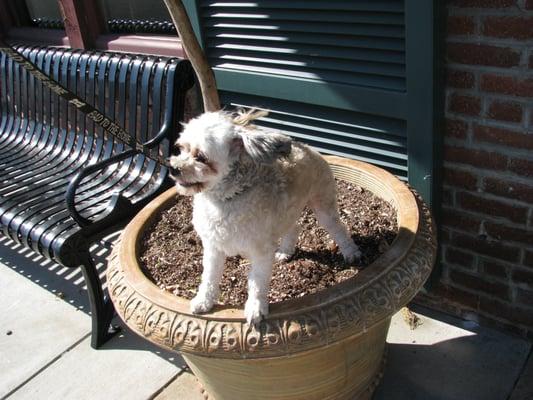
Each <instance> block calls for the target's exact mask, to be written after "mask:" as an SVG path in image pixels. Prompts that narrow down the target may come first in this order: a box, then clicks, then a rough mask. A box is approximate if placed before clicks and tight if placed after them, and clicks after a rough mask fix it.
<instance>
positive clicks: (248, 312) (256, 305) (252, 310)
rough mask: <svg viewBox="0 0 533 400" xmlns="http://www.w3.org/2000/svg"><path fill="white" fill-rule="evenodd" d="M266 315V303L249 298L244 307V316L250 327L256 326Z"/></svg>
mask: <svg viewBox="0 0 533 400" xmlns="http://www.w3.org/2000/svg"><path fill="white" fill-rule="evenodd" d="M267 315H268V301H266V300H260V299H258V298H253V297H249V298H248V300H246V304H245V306H244V316H245V317H246V321H247V322H248V324H250V325H258V324H259V323H260V322H261V320H262V319H263V318H264V317H266V316H267Z"/></svg>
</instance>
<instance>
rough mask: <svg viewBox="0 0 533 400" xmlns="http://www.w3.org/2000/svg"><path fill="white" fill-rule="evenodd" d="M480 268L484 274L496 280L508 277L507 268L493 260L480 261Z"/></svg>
mask: <svg viewBox="0 0 533 400" xmlns="http://www.w3.org/2000/svg"><path fill="white" fill-rule="evenodd" d="M481 267H482V271H483V272H484V273H485V274H487V275H490V276H494V277H496V278H503V279H507V277H508V276H509V267H508V266H506V265H504V264H500V263H498V262H496V261H493V260H482V261H481Z"/></svg>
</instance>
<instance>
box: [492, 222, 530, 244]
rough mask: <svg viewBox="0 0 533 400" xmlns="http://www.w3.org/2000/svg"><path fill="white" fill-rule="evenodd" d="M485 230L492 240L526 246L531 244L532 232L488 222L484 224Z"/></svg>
mask: <svg viewBox="0 0 533 400" xmlns="http://www.w3.org/2000/svg"><path fill="white" fill-rule="evenodd" d="M485 229H486V230H487V233H488V234H489V235H490V236H491V237H492V238H494V239H498V240H503V241H505V242H521V243H524V244H526V245H529V244H533V230H528V229H520V228H513V227H510V226H506V225H502V224H497V223H494V222H488V221H486V222H485Z"/></svg>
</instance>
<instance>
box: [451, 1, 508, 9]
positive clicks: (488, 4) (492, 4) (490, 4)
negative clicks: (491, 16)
mask: <svg viewBox="0 0 533 400" xmlns="http://www.w3.org/2000/svg"><path fill="white" fill-rule="evenodd" d="M447 4H449V5H452V6H457V7H475V8H506V7H513V6H514V5H515V4H516V0H451V1H448V3H447Z"/></svg>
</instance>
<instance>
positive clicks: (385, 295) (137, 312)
mask: <svg viewBox="0 0 533 400" xmlns="http://www.w3.org/2000/svg"><path fill="white" fill-rule="evenodd" d="M419 204H420V224H419V230H418V232H417V234H416V237H415V242H414V244H413V247H412V248H411V250H410V251H409V252H408V253H407V256H406V257H405V258H404V259H403V260H401V261H400V262H399V263H397V264H395V265H392V266H391V267H389V268H387V269H385V270H384V271H383V272H382V273H381V274H380V276H379V279H374V280H373V281H371V282H370V284H369V285H367V286H366V287H364V288H360V287H358V286H357V285H355V287H354V290H353V291H352V292H351V293H349V294H347V295H344V296H343V297H339V299H338V300H337V301H336V302H332V303H328V304H327V305H324V306H322V307H320V306H317V307H316V308H315V309H313V310H312V311H309V312H306V313H302V314H298V313H295V314H294V315H292V316H291V317H290V318H287V319H276V318H272V319H267V320H266V321H263V322H262V323H261V325H260V326H259V328H258V329H256V328H255V327H253V326H249V325H248V324H247V323H246V322H245V321H244V320H242V321H223V320H214V319H209V318H208V315H207V316H204V317H203V318H200V317H197V316H195V315H188V314H179V313H176V312H175V311H172V310H168V309H165V308H163V307H161V306H159V305H157V304H153V303H152V302H151V301H150V300H148V299H146V298H145V297H143V295H142V293H137V292H136V291H135V290H134V289H133V288H132V286H131V285H129V283H128V282H127V281H126V280H125V279H124V272H123V270H122V267H121V265H120V263H119V262H118V249H119V247H120V244H119V242H117V243H116V244H115V246H114V250H113V253H112V254H111V258H110V262H109V268H108V287H109V293H110V296H111V298H112V300H113V302H114V304H115V308H116V310H117V312H118V314H119V315H120V316H121V318H122V319H123V320H124V321H125V322H126V324H127V325H128V326H129V327H130V328H132V329H133V330H134V331H136V332H137V333H138V334H140V335H141V336H144V337H147V338H148V339H149V340H151V341H154V342H156V343H157V344H159V345H161V346H164V347H166V348H169V349H171V350H176V351H180V352H186V353H193V354H198V355H205V356H209V355H215V354H216V356H217V357H221V358H258V357H271V356H279V355H285V354H289V353H295V352H299V351H305V350H309V349H312V348H315V347H318V346H321V345H323V344H327V343H331V342H333V341H337V340H341V339H343V338H346V337H349V336H352V335H357V334H362V333H363V332H364V331H365V330H366V329H367V328H369V327H371V326H373V325H374V324H376V323H377V322H380V321H382V320H383V319H385V318H387V317H389V316H391V315H392V314H393V313H394V312H395V311H396V310H398V309H400V308H401V307H402V306H404V305H405V304H406V303H407V302H409V300H411V299H412V298H413V297H414V296H415V294H416V292H417V291H418V289H419V288H420V287H421V286H422V285H423V283H424V282H425V280H426V279H427V277H428V276H429V274H430V272H431V269H432V267H433V263H434V261H435V254H436V240H435V228H434V225H433V221H432V218H431V215H430V213H429V210H428V209H427V207H425V205H424V204H423V203H419Z"/></svg>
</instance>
